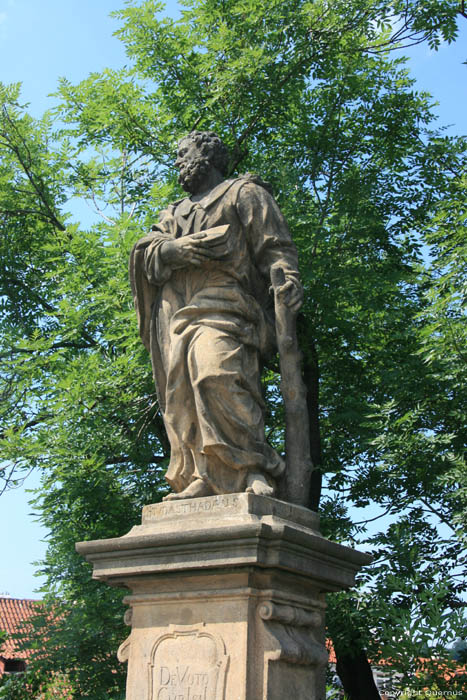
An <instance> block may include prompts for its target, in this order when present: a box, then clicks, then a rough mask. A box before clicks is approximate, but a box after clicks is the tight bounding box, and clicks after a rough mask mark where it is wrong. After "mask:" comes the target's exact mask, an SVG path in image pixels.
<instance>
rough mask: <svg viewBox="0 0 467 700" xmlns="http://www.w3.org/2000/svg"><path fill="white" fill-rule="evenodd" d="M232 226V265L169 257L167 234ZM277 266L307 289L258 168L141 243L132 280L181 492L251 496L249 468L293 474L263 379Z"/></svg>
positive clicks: (172, 212) (169, 213)
mask: <svg viewBox="0 0 467 700" xmlns="http://www.w3.org/2000/svg"><path fill="white" fill-rule="evenodd" d="M223 224H229V225H230V229H229V231H230V233H229V239H228V240H229V252H228V254H227V256H225V257H223V258H222V260H209V261H208V262H205V263H202V265H201V266H199V267H196V266H194V265H188V266H186V267H183V268H180V269H172V268H171V267H169V266H167V265H166V264H164V261H163V260H162V257H161V247H162V245H163V243H164V242H165V241H167V240H171V239H174V238H179V237H180V236H186V235H189V234H192V233H197V232H199V231H203V230H207V229H209V228H213V227H216V226H220V225H223ZM273 266H278V267H281V268H282V269H283V270H284V272H285V276H286V279H292V280H293V281H294V283H295V284H297V285H299V284H300V283H299V279H298V262H297V251H296V248H295V246H294V244H293V242H292V239H291V236H290V232H289V230H288V227H287V224H286V222H285V219H284V217H283V216H282V214H281V212H280V210H279V208H278V206H277V204H276V202H275V201H274V199H273V198H272V196H271V195H270V194H269V192H268V191H267V189H266V188H265V187H264V186H263V185H262V184H259V183H258V179H255V178H254V176H248V175H246V176H242V177H240V178H237V179H235V180H225V181H223V182H222V183H220V184H219V185H217V187H215V188H214V189H213V190H211V191H210V192H209V193H208V194H207V195H206V196H204V197H203V198H202V199H201V200H200V201H196V202H193V201H192V200H191V199H190V198H189V197H186V198H185V199H182V200H180V201H179V202H176V203H175V204H173V205H170V206H169V207H168V208H167V209H166V210H164V211H162V212H161V214H160V216H159V222H158V224H156V225H155V226H154V227H153V230H152V231H151V233H150V234H149V235H147V236H145V237H144V238H142V239H140V240H139V241H138V243H137V244H136V245H135V247H134V248H133V251H132V254H131V258H130V280H131V284H132V289H133V295H134V300H135V307H136V311H137V316H138V322H139V328H140V334H141V337H142V340H143V343H144V344H145V346H146V348H147V349H148V351H149V352H150V355H151V361H152V367H153V374H154V380H155V384H156V389H157V394H158V399H159V405H160V409H161V412H162V415H163V419H164V424H165V427H166V430H167V434H168V437H169V441H170V445H171V457H170V465H169V468H168V471H167V475H166V478H167V481H168V482H169V484H170V485H171V486H172V488H173V490H174V491H176V492H180V491H182V490H183V489H185V488H186V487H187V486H188V485H189V484H190V483H191V482H192V481H194V480H195V479H197V478H200V479H203V480H204V481H205V482H206V483H208V484H209V485H210V487H211V488H212V490H213V492H214V493H235V492H240V491H244V490H245V487H246V479H247V475H248V473H249V472H261V473H262V474H264V475H265V476H266V478H267V479H268V480H269V481H271V482H273V481H274V479H275V478H277V477H278V476H280V474H281V473H282V471H283V470H284V463H283V461H282V459H281V458H280V457H279V455H278V454H277V453H276V452H275V451H274V450H273V449H272V448H271V447H270V446H269V445H268V443H267V442H266V439H265V434H264V403H263V399H262V395H261V386H260V375H261V366H262V358H264V357H266V356H267V354H268V353H270V352H271V351H273V350H274V342H275V341H274V316H273V308H272V300H271V295H270V293H269V285H270V275H271V268H272V267H273Z"/></svg>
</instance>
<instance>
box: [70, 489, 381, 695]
mask: <svg viewBox="0 0 467 700" xmlns="http://www.w3.org/2000/svg"><path fill="white" fill-rule="evenodd" d="M318 528H319V522H318V516H317V515H316V514H315V513H313V512H311V511H309V510H307V509H306V508H302V507H300V506H295V505H291V504H289V503H285V502H283V501H278V500H276V499H274V498H269V497H265V496H257V495H254V494H250V493H239V494H228V495H224V496H209V497H206V498H196V499H187V500H180V501H172V502H170V501H169V502H166V503H158V504H152V505H148V506H145V507H144V508H143V517H142V524H141V525H138V526H136V527H134V528H133V529H132V530H131V531H130V532H129V533H128V534H127V535H124V536H123V537H119V538H114V539H108V540H96V541H91V542H80V543H78V544H77V550H78V552H79V553H81V554H82V555H83V556H85V558H86V559H87V560H88V561H89V562H91V563H92V564H93V567H94V571H93V577H94V578H96V579H98V580H101V581H105V582H106V583H108V584H110V585H112V586H119V587H126V588H127V589H129V591H130V592H131V593H130V595H128V596H127V597H126V598H125V602H126V603H127V604H128V605H129V606H130V608H129V610H128V611H127V613H126V615H125V621H126V622H127V624H129V625H131V633H130V635H129V637H128V639H127V640H126V641H124V642H123V643H122V645H121V646H120V649H119V652H118V657H119V659H120V660H121V661H122V662H123V661H127V662H128V679H127V695H126V698H127V700H284V698H287V697H293V698H294V700H324V697H325V684H324V670H325V665H326V661H327V653H326V648H325V644H324V611H325V594H326V593H327V592H331V591H339V590H343V589H346V588H349V587H350V586H352V585H353V584H354V580H355V574H356V573H357V572H358V570H359V569H360V567H361V566H362V565H364V564H366V563H368V562H369V557H368V555H366V554H362V553H361V552H358V551H356V550H354V549H350V548H348V547H343V546H341V545H338V544H335V543H333V542H330V541H328V540H326V539H325V538H323V537H322V536H321V535H320V533H319V529H318Z"/></svg>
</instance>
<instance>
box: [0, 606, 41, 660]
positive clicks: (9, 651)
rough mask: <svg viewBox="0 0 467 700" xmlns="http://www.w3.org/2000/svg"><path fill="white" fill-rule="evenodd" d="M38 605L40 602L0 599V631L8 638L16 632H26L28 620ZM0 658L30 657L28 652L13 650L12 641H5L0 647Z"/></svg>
mask: <svg viewBox="0 0 467 700" xmlns="http://www.w3.org/2000/svg"><path fill="white" fill-rule="evenodd" d="M40 604H41V601H40V600H30V599H28V598H2V597H0V629H2V630H4V631H5V632H6V633H7V635H8V637H10V636H11V635H13V634H15V633H16V632H23V633H24V632H27V630H28V619H29V618H30V617H31V615H32V614H33V613H34V612H35V609H36V607H37V605H40ZM0 656H2V657H3V658H4V659H26V658H28V656H30V652H29V651H17V650H15V643H14V641H13V640H12V639H7V641H6V642H5V643H4V644H3V645H2V646H0Z"/></svg>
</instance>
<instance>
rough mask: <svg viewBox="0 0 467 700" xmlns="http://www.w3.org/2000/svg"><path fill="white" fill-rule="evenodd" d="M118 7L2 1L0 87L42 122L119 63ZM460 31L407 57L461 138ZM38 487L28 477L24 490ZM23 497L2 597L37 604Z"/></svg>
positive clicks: (114, 0)
mask: <svg viewBox="0 0 467 700" xmlns="http://www.w3.org/2000/svg"><path fill="white" fill-rule="evenodd" d="M123 5H124V3H123V0H0V80H1V81H2V82H4V83H12V82H22V83H23V100H24V102H29V103H30V112H31V113H32V114H33V115H34V116H40V115H41V114H42V113H43V111H44V110H45V109H46V108H47V107H50V106H51V104H52V103H51V99H50V98H48V97H47V95H49V94H50V93H52V92H54V90H55V89H56V86H57V79H58V78H59V77H61V76H65V77H67V78H68V79H69V80H70V81H71V82H78V81H79V80H82V79H83V78H85V77H86V76H87V75H88V73H90V72H91V71H100V70H102V69H103V68H105V67H114V68H118V67H119V66H121V65H122V64H124V63H125V53H124V50H123V46H122V44H121V43H120V42H119V41H118V40H117V39H116V38H115V37H113V36H112V33H113V32H114V31H115V29H116V28H117V27H118V23H117V21H116V20H114V19H112V18H110V17H109V16H108V15H109V13H110V12H111V11H112V10H115V9H119V8H121V7H123ZM177 8H178V5H177V3H176V2H175V1H174V0H171V2H169V3H167V9H168V12H169V13H170V14H172V15H173V14H174V13H175V12H177ZM460 28H461V32H460V35H459V38H458V40H457V41H456V43H455V44H451V45H447V44H443V45H442V46H441V48H440V50H439V51H437V52H434V51H430V49H429V48H428V47H427V46H426V45H421V46H419V47H416V48H414V49H411V51H410V56H411V60H410V68H411V71H412V74H413V76H414V77H415V78H416V79H417V88H418V89H420V90H426V91H428V92H430V93H431V94H432V95H433V96H434V100H435V101H438V102H439V106H438V107H436V108H435V112H436V114H438V116H439V120H440V124H444V125H450V132H451V133H453V134H467V65H463V62H464V61H466V60H467V20H463V21H461V23H460ZM36 485H37V476H35V475H33V476H32V477H30V478H29V480H28V481H27V483H26V487H29V488H34V486H36ZM29 498H30V494H27V493H26V491H25V489H24V488H21V489H17V490H15V491H10V492H7V493H5V494H3V495H2V496H1V497H0V532H1V533H2V552H1V560H0V595H1V594H5V593H8V594H10V595H12V596H15V597H39V596H38V595H37V594H34V590H35V589H36V588H37V587H38V586H39V585H40V581H41V579H40V577H39V578H35V577H34V571H35V568H36V567H34V566H33V565H32V564H31V562H33V561H35V560H40V559H41V557H42V556H43V554H44V552H45V547H46V545H45V543H44V541H43V540H44V537H45V536H46V534H47V533H46V532H45V531H44V530H43V529H42V528H41V527H40V526H39V525H38V524H37V522H35V521H34V518H33V516H32V515H31V507H30V506H29V505H28V499H29ZM358 519H361V518H358ZM122 534H123V533H122Z"/></svg>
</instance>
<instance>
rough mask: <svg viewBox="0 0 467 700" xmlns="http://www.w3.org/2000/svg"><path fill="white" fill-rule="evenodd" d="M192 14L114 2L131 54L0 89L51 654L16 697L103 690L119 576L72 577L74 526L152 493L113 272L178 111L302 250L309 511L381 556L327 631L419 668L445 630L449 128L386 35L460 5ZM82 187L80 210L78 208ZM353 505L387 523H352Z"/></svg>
mask: <svg viewBox="0 0 467 700" xmlns="http://www.w3.org/2000/svg"><path fill="white" fill-rule="evenodd" d="M185 7H186V9H185V10H184V12H183V13H182V17H181V19H180V20H177V21H175V20H172V19H169V18H166V17H164V16H162V15H161V13H160V8H161V6H160V5H159V4H158V3H156V2H153V1H152V0H147V1H146V2H128V3H126V6H125V8H124V9H122V10H119V11H117V12H116V13H115V14H116V16H117V17H118V18H119V19H120V21H121V28H120V30H119V31H118V32H117V34H118V35H119V36H120V38H121V39H122V40H123V41H124V43H125V45H126V48H127V53H128V58H129V63H128V66H127V67H125V68H124V69H122V70H120V71H104V72H103V73H101V74H91V75H90V76H89V77H88V78H87V79H86V80H85V81H83V82H82V83H80V84H78V85H71V84H70V83H69V82H68V81H66V80H63V81H61V83H60V85H59V88H58V95H59V97H60V100H61V104H60V106H59V107H58V108H57V109H56V110H55V112H54V113H53V114H47V115H46V116H45V117H44V118H43V119H42V120H39V121H34V120H33V119H31V118H30V117H28V116H27V114H26V113H25V111H24V110H23V109H22V107H21V105H20V103H19V90H18V87H17V86H12V87H11V86H10V87H5V86H2V87H1V98H2V103H3V109H2V113H1V114H2V116H1V121H0V185H1V186H0V246H1V250H0V253H1V259H2V261H3V262H2V268H1V270H0V286H1V291H0V305H1V309H2V320H1V328H2V334H1V340H0V343H1V345H0V355H1V356H2V360H3V364H2V371H1V373H0V395H1V397H2V399H3V400H2V402H1V405H0V415H1V416H2V426H3V427H2V432H1V433H0V443H1V449H2V458H3V461H2V463H1V467H0V469H1V470H3V472H4V479H5V484H8V483H14V482H18V481H19V480H21V479H22V478H24V476H25V475H26V474H27V473H28V471H29V470H30V469H32V468H35V469H38V470H40V471H41V473H42V487H41V489H40V490H39V491H38V492H37V494H36V497H35V501H34V505H35V508H36V511H37V512H38V513H39V514H40V517H41V520H42V521H43V523H44V524H45V525H46V526H47V527H48V528H49V530H50V537H49V542H50V544H49V550H48V553H47V555H46V559H45V561H44V562H43V563H42V571H43V572H44V573H45V574H46V576H47V580H48V584H47V587H46V589H45V591H44V593H45V594H46V601H47V605H48V611H49V612H48V614H49V616H50V617H48V618H47V619H42V621H41V620H38V621H37V624H38V628H39V629H41V625H47V628H48V630H49V631H48V633H47V642H46V648H47V653H44V641H43V638H42V640H41V641H40V642H39V641H38V646H37V650H36V651H37V653H36V659H35V661H34V662H33V664H32V665H31V670H30V673H29V674H27V676H26V677H25V682H27V683H29V684H30V686H29V690H28V691H27V692H29V695H28V697H34V695H32V694H31V693H35V694H36V695H37V696H38V697H39V695H38V694H39V693H40V692H49V690H47V691H46V690H45V688H47V687H48V686H50V684H52V686H51V687H53V684H54V683H55V682H58V681H57V677H56V676H55V675H52V676H51V675H50V668H51V667H53V670H54V673H55V672H57V673H62V674H66V681H67V682H68V683H69V684H70V689H71V692H72V693H73V696H74V697H80V698H81V697H90V698H98V697H101V696H102V697H109V696H112V694H117V693H118V692H119V690H118V689H119V688H120V689H121V688H122V682H123V674H122V669H121V668H120V665H119V664H117V662H116V661H115V660H114V657H115V652H116V648H117V646H118V644H119V643H120V642H121V641H122V640H123V638H124V636H125V632H124V630H123V628H122V623H121V616H122V613H123V610H122V605H121V593H120V592H118V591H117V592H115V591H113V590H110V589H107V588H104V587H102V586H101V585H97V584H95V583H94V582H93V581H92V580H91V578H90V570H89V567H88V565H87V564H85V563H84V562H83V561H82V559H81V558H79V557H77V555H76V554H75V553H74V543H75V541H77V540H84V539H95V538H100V537H112V536H117V535H120V534H122V533H124V532H126V531H127V530H128V529H129V528H130V527H131V526H132V525H133V524H135V523H136V522H137V520H138V518H139V513H140V510H141V506H142V505H143V504H144V503H148V502H155V501H157V500H159V499H160V498H161V496H162V495H163V493H164V490H165V488H166V487H165V485H164V481H163V472H164V467H165V465H166V463H167V458H168V445H167V439H166V436H165V433H164V429H163V426H162V422H161V418H160V414H159V413H158V406H157V398H156V396H155V392H154V386H153V382H152V378H151V373H150V365H149V360H148V358H147V354H146V351H145V350H144V348H143V346H142V344H141V342H140V340H139V338H138V334H137V328H136V319H135V314H134V310H133V307H132V300H131V295H130V291H129V286H128V281H127V272H126V270H127V260H128V255H129V251H130V249H131V246H132V244H133V243H134V242H135V241H136V240H137V239H138V238H139V237H140V236H141V235H142V233H144V232H145V231H146V230H147V229H148V228H149V227H150V224H151V223H152V221H153V218H154V216H155V214H156V212H157V211H159V210H161V209H162V208H164V206H165V205H166V204H167V203H168V202H170V201H173V200H175V199H176V198H177V197H179V196H180V195H181V191H180V189H179V187H178V185H177V184H176V178H175V172H174V169H173V153H174V147H175V144H176V141H177V139H178V138H179V137H180V136H181V135H182V134H184V133H186V132H187V131H188V130H191V129H193V128H209V129H214V130H215V131H217V132H218V133H219V134H220V135H221V136H222V137H223V138H224V139H225V140H226V142H227V143H228V144H229V146H230V148H231V152H232V161H231V164H230V169H231V173H232V174H236V173H237V172H242V171H247V170H250V171H256V172H259V173H261V175H262V176H263V177H264V178H265V179H266V180H269V181H270V182H271V184H272V186H273V189H274V192H275V194H276V196H277V199H278V201H279V203H280V205H281V207H282V209H283V211H284V213H285V215H286V217H287V219H288V221H289V223H290V227H291V230H292V232H293V236H294V239H295V242H296V244H297V246H298V248H299V250H300V260H301V272H302V278H303V281H304V285H305V290H306V302H305V305H304V308H303V312H302V315H301V318H300V324H299V325H300V335H301V338H302V347H303V349H304V355H305V365H306V366H307V367H308V369H309V375H310V378H311V379H310V382H311V383H312V384H313V382H315V384H314V385H313V386H315V387H316V389H317V391H316V405H315V406H314V409H316V410H315V413H316V425H315V426H314V428H315V430H314V433H313V431H312V433H313V434H314V437H315V439H316V436H317V435H318V434H319V437H320V444H321V449H318V451H319V462H318V463H319V464H320V465H321V470H322V472H323V474H324V483H323V492H322V495H321V505H320V509H321V512H322V522H323V529H324V532H325V534H327V535H329V536H331V537H332V538H333V539H337V540H339V541H343V542H351V543H360V544H361V545H362V546H365V547H366V548H367V549H371V550H372V551H373V553H374V557H375V559H374V564H373V566H372V567H371V568H370V567H369V568H368V569H367V571H366V572H365V574H364V576H363V577H362V588H361V590H356V591H355V592H353V593H351V594H339V595H337V596H335V597H334V598H331V601H332V602H331V604H330V614H329V627H330V631H331V633H332V636H333V640H334V644H335V646H336V649H337V650H338V649H339V648H345V649H348V648H349V647H350V646H352V645H354V646H355V648H362V647H363V648H367V649H368V650H369V651H370V652H371V654H372V655H373V658H377V657H378V658H379V657H380V656H384V657H385V658H386V659H391V661H392V662H393V663H395V664H396V666H397V668H398V669H399V670H400V671H401V673H403V674H404V678H406V681H407V683H412V682H413V678H412V679H411V677H410V672H411V670H413V669H414V664H416V663H418V662H417V659H418V658H419V657H420V655H421V650H423V649H426V648H427V645H428V646H429V647H430V648H431V649H432V650H433V653H436V654H437V655H438V656H439V657H440V658H441V656H443V654H444V648H445V646H446V645H448V643H449V641H450V640H451V641H452V640H453V639H454V638H455V637H456V636H461V631H462V627H463V624H464V622H463V619H462V615H461V611H462V607H463V603H462V593H463V590H464V589H463V584H462V582H461V573H462V567H463V566H464V564H465V562H464V559H463V558H462V555H461V552H460V547H459V542H461V541H463V540H464V539H465V522H466V508H467V502H466V498H467V496H466V494H467V485H466V483H465V473H466V472H465V464H464V461H463V460H464V458H465V454H464V451H463V450H464V449H465V445H464V443H463V440H462V421H463V420H464V417H465V413H466V410H465V409H466V406H465V396H464V395H463V394H462V392H461V387H462V383H463V382H465V363H464V362H463V359H464V358H463V355H464V353H465V351H464V348H465V345H466V342H465V340H466V338H465V324H463V320H464V314H465V307H464V306H463V305H464V304H465V294H466V287H465V279H466V277H465V264H466V263H465V261H466V257H467V256H466V250H465V240H466V237H465V226H466V217H465V185H466V180H465V143H464V142H463V141H462V140H461V139H448V138H446V137H445V136H443V134H442V133H436V132H430V131H428V128H429V127H431V122H432V116H431V113H430V107H429V105H430V100H429V96H427V95H425V94H420V93H417V92H416V91H415V89H414V84H413V81H412V80H411V78H410V77H409V75H408V73H407V70H406V67H405V64H404V61H403V60H402V59H400V58H392V55H391V53H390V50H391V48H393V47H395V46H400V45H401V44H402V45H403V44H404V42H407V41H418V40H428V41H429V42H430V43H431V45H433V46H435V47H436V46H437V44H438V43H439V41H440V40H441V39H443V40H448V41H449V40H452V39H454V38H455V35H456V23H455V16H456V13H457V11H458V7H457V4H456V3H453V2H443V3H439V2H438V3H426V2H417V3H409V4H407V3H404V4H403V5H402V3H400V4H399V3H397V2H396V3H391V4H389V3H386V2H382V0H381V1H380V2H368V1H367V0H352V2H348V0H346V2H344V1H343V0H342V2H341V1H339V2H333V3H327V2H321V1H318V2H313V3H310V2H304V1H303V0H294V1H293V2H288V3H284V2H282V0H271V1H270V2H269V3H267V4H265V3H261V2H259V0H223V1H222V2H221V1H220V0H192V1H190V2H187V3H186V5H185ZM396 18H397V21H396ZM76 199H78V200H80V201H86V202H88V203H89V204H90V206H91V207H92V208H93V209H94V212H95V219H96V223H94V224H93V225H92V226H90V227H87V226H83V225H81V224H80V223H79V222H77V221H75V217H72V216H71V214H70V211H71V210H72V204H73V201H75V200H76ZM422 244H425V245H428V246H429V247H430V260H429V263H424V262H423V257H422ZM273 369H274V368H271V369H270V370H269V371H268V372H267V373H266V374H265V377H264V383H265V393H266V395H267V397H268V402H269V404H270V406H269V414H268V415H269V422H268V430H269V431H270V438H271V441H272V442H274V444H276V445H279V446H280V445H281V444H282V442H283V431H282V419H283V416H282V412H281V409H280V408H278V407H277V405H276V403H277V375H276V374H275V373H274V371H273ZM307 376H308V374H307ZM318 390H319V391H318ZM318 394H319V400H318V399H317V397H318ZM315 444H318V443H315ZM318 448H319V444H318ZM315 495H316V496H319V493H316V494H315ZM351 504H352V505H354V506H357V507H360V508H365V507H366V506H369V505H372V506H373V507H375V506H376V507H377V508H379V509H380V511H381V512H382V513H384V514H386V515H387V518H388V519H387V520H386V521H385V520H383V521H382V526H381V527H380V528H379V529H378V528H377V525H376V526H375V525H372V524H370V523H368V522H367V521H363V522H362V523H360V524H359V523H352V520H351V518H350V516H349V511H348V508H349V505H351ZM38 639H40V637H39V638H38ZM430 673H431V675H430V676H429V679H438V676H439V675H440V674H439V668H437V667H434V668H433V669H431V671H430ZM429 679H428V680H429ZM438 680H439V679H438ZM14 682H15V683H19V684H20V685H21V681H19V680H18V681H16V680H15V681H14ZM427 682H428V681H427ZM430 682H431V681H430ZM433 682H434V681H433ZM12 683H13V681H12ZM31 688H33V690H31ZM41 688H42V691H41ZM11 692H12V693H13V691H12V690H11ZM15 692H16V691H15ZM17 692H18V695H17V697H18V698H19V697H25V695H24V692H26V691H24V688H23V690H21V689H20V690H18V691H17ZM22 692H23V695H21V693H22ZM50 692H52V690H50ZM0 697H1V695H0ZM12 697H13V695H12ZM15 697H16V696H15Z"/></svg>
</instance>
